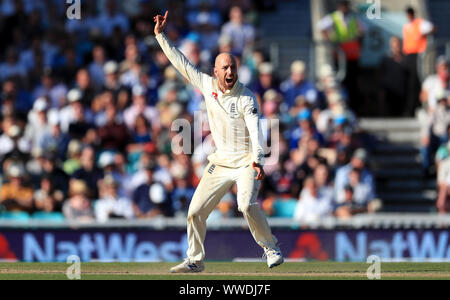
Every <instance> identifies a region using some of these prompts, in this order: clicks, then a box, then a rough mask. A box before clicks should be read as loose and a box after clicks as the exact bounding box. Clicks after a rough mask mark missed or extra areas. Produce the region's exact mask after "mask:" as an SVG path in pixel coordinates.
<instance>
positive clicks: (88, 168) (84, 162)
mask: <svg viewBox="0 0 450 300" xmlns="http://www.w3.org/2000/svg"><path fill="white" fill-rule="evenodd" d="M80 162H81V168H80V169H79V170H77V171H75V172H74V173H73V175H72V178H74V179H78V180H82V181H83V182H85V184H86V185H87V187H88V190H87V193H88V194H87V195H88V196H89V198H90V199H97V197H98V186H97V183H98V181H99V180H100V179H101V178H103V171H102V170H101V169H99V168H97V166H96V165H95V150H94V149H93V148H92V147H90V146H87V147H84V148H83V150H82V151H81V158H80Z"/></svg>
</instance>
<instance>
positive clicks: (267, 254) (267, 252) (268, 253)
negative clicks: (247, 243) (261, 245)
mask: <svg viewBox="0 0 450 300" xmlns="http://www.w3.org/2000/svg"><path fill="white" fill-rule="evenodd" d="M278 253H279V251H277V250H274V249H268V248H266V249H264V253H263V255H262V258H267V257H271V256H275V255H277V254H278Z"/></svg>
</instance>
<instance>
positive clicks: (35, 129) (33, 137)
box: [24, 97, 51, 146]
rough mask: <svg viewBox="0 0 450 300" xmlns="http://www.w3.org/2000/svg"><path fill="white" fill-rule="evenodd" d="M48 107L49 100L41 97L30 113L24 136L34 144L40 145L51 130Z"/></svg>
mask: <svg viewBox="0 0 450 300" xmlns="http://www.w3.org/2000/svg"><path fill="white" fill-rule="evenodd" d="M48 109H49V107H48V104H47V100H46V99H45V98H43V97H41V98H38V99H36V101H35V102H34V104H33V109H32V110H31V111H30V112H29V114H28V123H27V125H26V128H25V134H24V136H25V138H26V139H27V140H29V141H30V142H31V144H32V145H33V146H37V145H40V144H41V141H42V139H43V138H44V136H46V135H48V134H50V132H51V125H50V124H49V123H48V118H47V112H48Z"/></svg>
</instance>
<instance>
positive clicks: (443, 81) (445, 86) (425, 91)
mask: <svg viewBox="0 0 450 300" xmlns="http://www.w3.org/2000/svg"><path fill="white" fill-rule="evenodd" d="M446 90H450V74H449V62H448V61H447V59H446V58H445V57H443V56H440V57H439V58H438V59H437V62H436V74H433V75H430V76H428V77H427V78H426V79H425V81H424V82H423V84H422V92H421V94H420V100H421V101H422V105H423V107H424V108H425V109H426V111H433V110H434V109H435V108H436V107H437V102H438V100H439V99H438V97H440V96H442V93H443V91H444V92H445V91H446ZM439 94H441V95H439Z"/></svg>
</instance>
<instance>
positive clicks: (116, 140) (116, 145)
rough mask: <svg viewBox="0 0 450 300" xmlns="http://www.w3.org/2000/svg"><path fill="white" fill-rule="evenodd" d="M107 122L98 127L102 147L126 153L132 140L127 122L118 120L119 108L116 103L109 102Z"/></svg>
mask: <svg viewBox="0 0 450 300" xmlns="http://www.w3.org/2000/svg"><path fill="white" fill-rule="evenodd" d="M105 115H106V124H105V125H103V126H101V127H100V128H98V137H99V139H100V147H101V148H102V149H104V150H110V151H119V152H122V153H124V152H125V148H126V145H127V144H128V143H129V141H130V135H129V133H128V129H127V127H126V126H125V124H124V123H123V122H121V121H118V118H117V109H116V107H115V106H114V104H108V105H107V106H106V109H105Z"/></svg>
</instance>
